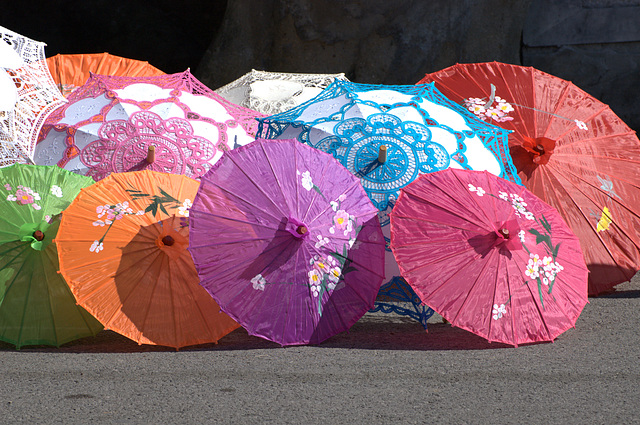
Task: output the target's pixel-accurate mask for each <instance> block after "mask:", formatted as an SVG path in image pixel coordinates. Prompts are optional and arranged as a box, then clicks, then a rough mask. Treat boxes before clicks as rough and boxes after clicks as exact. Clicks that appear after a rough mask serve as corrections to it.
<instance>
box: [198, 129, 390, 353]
mask: <svg viewBox="0 0 640 425" xmlns="http://www.w3.org/2000/svg"><path fill="white" fill-rule="evenodd" d="M189 232H190V236H189V250H190V251H191V255H192V256H193V259H194V262H195V265H196V270H197V271H198V274H199V276H200V280H201V282H200V284H201V285H202V286H203V287H204V288H205V289H206V290H207V291H208V292H209V293H210V294H211V295H212V296H213V297H214V298H215V300H216V301H217V302H218V304H219V305H220V308H221V309H222V310H223V311H224V312H225V313H227V314H228V315H229V316H231V317H232V318H234V319H235V320H236V321H237V322H238V323H240V324H241V325H242V326H243V327H244V328H245V329H246V330H247V331H248V332H249V334H251V335H257V336H261V337H263V338H265V339H268V340H271V341H274V342H277V343H279V344H281V345H293V344H317V343H320V342H322V341H324V340H325V339H327V338H329V337H331V336H332V335H335V334H336V333H339V332H342V331H344V330H347V329H348V328H349V327H351V325H353V324H354V323H355V322H356V321H357V320H358V319H359V318H360V317H362V315H364V314H365V313H366V312H367V311H368V310H369V309H371V308H372V307H373V304H374V301H375V298H376V294H377V293H378V290H379V288H380V284H381V283H382V279H383V277H384V237H383V235H382V230H381V228H380V223H379V221H378V217H377V209H376V208H375V207H374V206H373V204H372V203H371V201H370V200H369V198H368V197H367V194H366V193H365V191H364V189H363V188H362V185H361V184H360V182H359V180H358V178H357V177H355V176H354V175H353V174H352V173H350V172H349V171H348V170H347V169H346V168H344V167H343V166H342V165H341V164H340V163H339V162H337V161H336V160H335V159H334V158H333V157H332V156H331V155H329V154H326V153H324V152H321V151H318V150H316V149H314V148H312V147H310V146H307V145H303V144H301V143H299V142H297V141H295V140H263V139H258V140H256V141H255V142H254V143H252V144H250V145H248V146H244V147H241V148H239V149H235V150H233V151H229V152H226V153H225V155H224V156H223V157H222V158H221V159H220V161H218V163H216V165H215V166H214V167H213V168H212V169H211V170H210V171H209V172H208V173H207V174H206V175H205V176H203V177H202V179H201V183H200V188H199V189H198V193H197V195H196V197H195V200H194V201H193V205H192V207H191V209H190V211H189Z"/></svg>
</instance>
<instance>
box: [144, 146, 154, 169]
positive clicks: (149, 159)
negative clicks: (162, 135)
mask: <svg viewBox="0 0 640 425" xmlns="http://www.w3.org/2000/svg"><path fill="white" fill-rule="evenodd" d="M155 160H156V147H155V146H153V145H151V146H149V148H148V149H147V158H146V159H145V161H147V163H149V164H153V161H155Z"/></svg>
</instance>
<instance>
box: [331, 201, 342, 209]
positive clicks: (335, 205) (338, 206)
mask: <svg viewBox="0 0 640 425" xmlns="http://www.w3.org/2000/svg"><path fill="white" fill-rule="evenodd" d="M329 205H331V209H332V210H333V211H338V208H340V204H339V203H338V202H336V201H331V202H329Z"/></svg>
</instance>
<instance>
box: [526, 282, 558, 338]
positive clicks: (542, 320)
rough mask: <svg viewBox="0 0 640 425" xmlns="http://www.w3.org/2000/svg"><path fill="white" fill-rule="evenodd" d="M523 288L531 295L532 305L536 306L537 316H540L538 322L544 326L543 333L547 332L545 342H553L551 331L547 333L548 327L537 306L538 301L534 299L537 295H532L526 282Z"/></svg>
mask: <svg viewBox="0 0 640 425" xmlns="http://www.w3.org/2000/svg"><path fill="white" fill-rule="evenodd" d="M525 286H526V287H527V289H528V290H529V295H531V298H533V299H534V300H535V301H534V303H533V305H535V306H536V311H537V312H538V315H539V316H540V321H541V322H542V324H543V325H544V329H545V331H547V340H550V341H551V340H553V338H551V331H549V327H548V326H547V322H546V321H545V320H544V315H543V314H542V311H541V310H540V306H539V305H538V300H537V299H536V296H537V294H535V293H533V291H532V290H531V287H530V286H529V284H528V283H527V282H525Z"/></svg>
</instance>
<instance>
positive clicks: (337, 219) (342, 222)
mask: <svg viewBox="0 0 640 425" xmlns="http://www.w3.org/2000/svg"><path fill="white" fill-rule="evenodd" d="M333 222H334V223H335V227H336V228H338V229H339V230H344V229H345V228H346V227H347V225H348V224H349V223H350V222H349V213H347V212H346V211H345V210H338V211H337V212H336V215H335V216H334V217H333Z"/></svg>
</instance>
